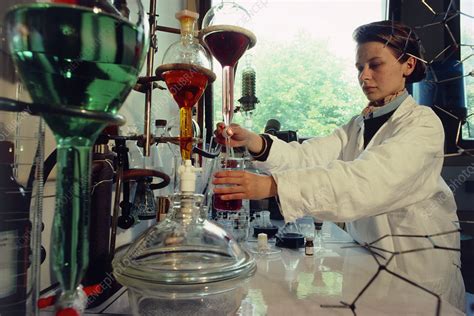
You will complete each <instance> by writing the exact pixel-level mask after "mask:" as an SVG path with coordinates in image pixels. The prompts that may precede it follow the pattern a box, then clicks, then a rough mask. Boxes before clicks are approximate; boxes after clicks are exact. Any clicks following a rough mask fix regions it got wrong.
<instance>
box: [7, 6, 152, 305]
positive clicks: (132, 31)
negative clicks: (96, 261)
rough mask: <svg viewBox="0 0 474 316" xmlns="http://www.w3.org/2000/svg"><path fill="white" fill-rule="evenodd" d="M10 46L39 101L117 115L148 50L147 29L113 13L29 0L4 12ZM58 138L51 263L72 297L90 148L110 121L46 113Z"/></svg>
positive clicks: (80, 264)
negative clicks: (31, 2)
mask: <svg viewBox="0 0 474 316" xmlns="http://www.w3.org/2000/svg"><path fill="white" fill-rule="evenodd" d="M6 22H7V26H8V32H9V33H8V34H9V42H10V49H11V52H12V55H13V58H14V61H15V64H16V66H17V68H18V70H19V73H20V76H21V78H22V82H23V83H24V85H25V86H26V87H27V89H28V91H29V93H30V95H31V97H32V99H33V101H34V102H35V103H41V104H47V105H50V106H54V107H60V106H63V107H75V108H79V109H85V110H92V111H99V112H106V113H112V114H114V113H116V112H117V111H118V110H119V108H120V106H121V105H122V103H123V101H124V100H125V98H126V97H127V95H128V94H129V92H130V90H131V89H132V87H133V85H134V84H135V82H136V80H137V76H138V74H139V71H140V69H141V67H142V65H143V61H144V56H145V53H146V51H145V50H146V46H147V39H146V37H145V34H144V32H143V30H142V29H138V28H135V27H134V26H132V25H131V24H130V23H128V22H127V21H125V20H123V19H121V18H120V17H118V16H117V17H116V16H113V15H110V14H104V13H100V12H94V11H93V10H90V9H87V8H81V7H73V6H67V5H50V4H40V3H37V4H30V5H21V6H17V7H15V8H14V9H13V10H11V11H10V12H9V13H8V14H7V16H6ZM43 117H44V118H45V120H46V122H47V123H48V125H49V127H50V128H51V129H52V131H53V132H54V134H55V136H56V141H57V146H58V165H57V168H58V176H57V188H56V213H55V218H54V224H53V247H52V251H51V254H52V256H53V269H54V270H55V272H56V276H57V278H58V280H59V282H60V283H61V285H62V287H63V289H64V290H65V294H66V296H67V295H73V293H74V291H75V289H76V287H77V286H78V284H79V282H80V280H81V278H82V276H83V273H84V271H85V269H86V267H87V264H88V251H89V245H88V238H87V236H88V230H89V209H90V164H91V147H92V145H93V143H94V141H95V139H96V137H97V135H98V134H99V133H100V131H101V130H102V129H103V127H105V125H106V123H104V122H97V121H91V120H88V119H84V118H77V117H71V116H65V115H55V114H46V113H45V114H44V115H43Z"/></svg>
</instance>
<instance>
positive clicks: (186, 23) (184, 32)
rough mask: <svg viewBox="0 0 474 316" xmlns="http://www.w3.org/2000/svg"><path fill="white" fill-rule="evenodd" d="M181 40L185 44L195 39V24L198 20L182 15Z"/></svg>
mask: <svg viewBox="0 0 474 316" xmlns="http://www.w3.org/2000/svg"><path fill="white" fill-rule="evenodd" d="M180 22H181V41H182V42H183V44H191V43H192V42H193V41H194V26H195V24H196V20H195V19H194V18H191V17H182V18H181V20H180Z"/></svg>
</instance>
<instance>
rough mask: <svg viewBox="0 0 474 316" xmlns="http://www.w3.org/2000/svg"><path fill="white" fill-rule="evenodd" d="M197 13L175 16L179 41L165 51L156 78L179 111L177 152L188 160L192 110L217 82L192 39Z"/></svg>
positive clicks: (205, 58) (191, 142)
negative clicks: (209, 87) (165, 86)
mask: <svg viewBox="0 0 474 316" xmlns="http://www.w3.org/2000/svg"><path fill="white" fill-rule="evenodd" d="M198 17H199V14H197V13H195V12H192V11H188V10H183V11H180V12H178V13H176V18H177V19H178V20H179V21H180V24H181V39H180V40H179V41H177V42H176V43H174V44H172V45H171V46H170V47H169V48H168V49H167V50H166V52H165V55H164V57H163V64H162V65H161V66H159V67H158V68H157V69H156V75H157V76H161V78H162V79H163V80H164V81H165V82H166V85H167V87H168V90H169V91H170V92H171V94H172V95H173V98H174V100H175V101H176V103H177V104H178V107H179V112H180V135H179V137H180V149H181V157H182V158H183V160H187V159H191V151H192V146H193V125H192V110H193V107H194V106H195V104H196V103H197V102H198V100H199V99H200V98H201V96H202V94H203V93H204V90H205V89H206V86H207V84H208V83H210V82H213V81H214V80H215V79H216V75H215V74H214V73H213V72H212V70H211V69H212V66H211V58H210V56H209V54H208V53H207V52H206V50H205V49H204V47H202V46H201V44H199V41H198V40H197V39H196V38H195V37H194V28H195V24H196V20H197V18H198Z"/></svg>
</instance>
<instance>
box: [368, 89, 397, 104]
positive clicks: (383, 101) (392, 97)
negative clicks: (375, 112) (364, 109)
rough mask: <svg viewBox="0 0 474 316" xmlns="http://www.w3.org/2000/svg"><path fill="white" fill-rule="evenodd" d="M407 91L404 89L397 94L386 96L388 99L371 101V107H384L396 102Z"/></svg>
mask: <svg viewBox="0 0 474 316" xmlns="http://www.w3.org/2000/svg"><path fill="white" fill-rule="evenodd" d="M405 91H406V89H405V88H403V89H402V90H400V91H398V92H395V93H394V94H390V95H388V96H386V97H384V98H382V99H380V100H376V101H370V102H369V106H374V107H380V106H384V105H385V104H387V103H389V102H391V101H393V100H395V99H396V98H397V97H399V96H400V95H402V94H403V93H404V92H405Z"/></svg>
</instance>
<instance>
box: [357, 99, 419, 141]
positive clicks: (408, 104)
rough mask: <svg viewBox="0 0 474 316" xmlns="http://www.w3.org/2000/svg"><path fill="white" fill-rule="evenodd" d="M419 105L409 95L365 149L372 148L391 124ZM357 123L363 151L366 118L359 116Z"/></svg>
mask: <svg viewBox="0 0 474 316" xmlns="http://www.w3.org/2000/svg"><path fill="white" fill-rule="evenodd" d="M416 105H417V103H416V101H415V99H413V97H412V96H411V95H408V97H407V98H406V99H405V100H403V102H402V104H400V106H399V107H398V108H397V109H396V110H395V113H393V114H392V116H391V117H390V118H389V119H388V121H387V122H386V123H385V124H384V125H382V126H381V127H380V128H379V130H378V131H377V133H375V135H374V136H373V137H372V139H371V140H370V142H369V143H368V144H367V147H366V148H365V149H368V148H370V147H371V146H372V141H373V140H374V139H375V137H376V136H377V135H378V134H379V133H380V132H381V131H382V130H383V129H384V128H385V127H386V126H387V125H389V124H391V123H392V122H393V121H394V120H395V119H397V118H399V117H401V116H403V115H404V114H405V113H407V112H410V111H412V110H413V108H414V107H415V106H416ZM356 120H357V123H358V125H359V135H358V137H357V139H358V141H357V142H358V147H359V149H361V150H363V149H364V148H363V146H364V116H363V115H359V116H358V117H357V118H356Z"/></svg>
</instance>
